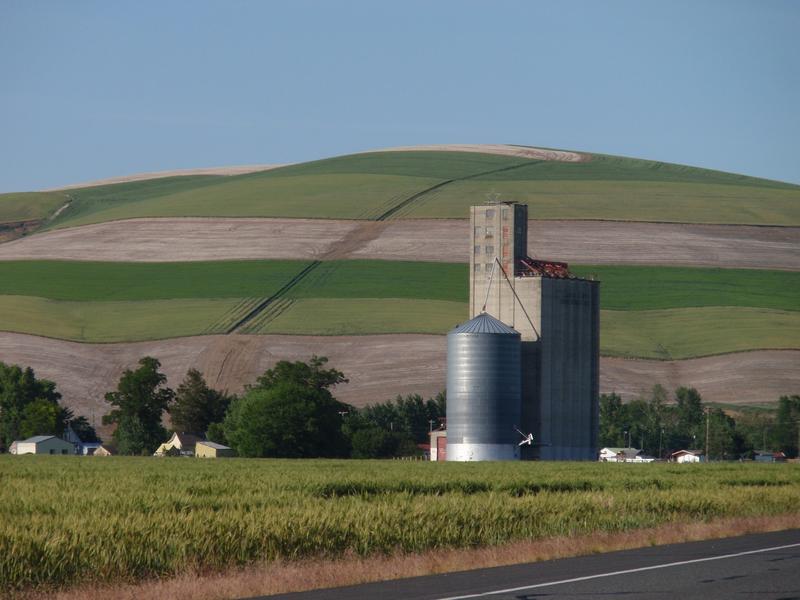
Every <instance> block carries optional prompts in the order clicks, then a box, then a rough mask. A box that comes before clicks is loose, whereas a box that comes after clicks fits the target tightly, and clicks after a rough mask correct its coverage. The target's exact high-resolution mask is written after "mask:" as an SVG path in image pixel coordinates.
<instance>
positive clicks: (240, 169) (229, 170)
mask: <svg viewBox="0 0 800 600" xmlns="http://www.w3.org/2000/svg"><path fill="white" fill-rule="evenodd" d="M285 166H286V165H285V164H279V165H278V164H269V165H240V166H234V167H200V168H197V169H172V170H171V171H152V172H150V173H136V174H134V175H122V176H120V177H107V178H105V179H95V180H93V181H85V182H83V183H71V184H69V185H64V186H61V187H55V188H49V189H46V190H42V191H43V192H57V191H60V190H74V189H76V188H87V187H97V186H99V185H111V184H114V183H127V182H129V181H144V180H145V179H162V178H163V177H181V176H186V175H244V174H246V173H256V172H257V171H269V170H270V169H277V168H278V167H285Z"/></svg>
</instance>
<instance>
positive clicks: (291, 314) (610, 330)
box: [0, 260, 800, 358]
mask: <svg viewBox="0 0 800 600" xmlns="http://www.w3.org/2000/svg"><path fill="white" fill-rule="evenodd" d="M311 264H312V263H310V262H306V261H280V260H275V261H222V262H191V263H99V262H69V261H7V262H0V309H2V314H0V330H6V331H17V332H22V333H32V334H37V335H45V336H50V337H57V338H64V339H70V340H80V341H92V342H107V341H134V340H145V339H155V338H166V337H176V336H182V335H198V334H203V333H222V332H225V331H227V330H228V329H229V328H230V327H231V326H233V325H234V324H236V323H237V322H238V321H239V319H241V318H242V317H244V316H245V315H247V314H248V313H249V312H250V311H251V310H252V309H254V308H255V307H256V306H257V305H258V304H259V303H260V302H262V301H263V300H265V299H266V298H268V297H270V296H272V295H273V294H275V293H276V292H277V291H278V290H279V289H280V288H281V287H282V286H284V285H285V284H287V283H288V282H290V281H291V280H292V279H293V278H294V277H295V276H296V275H297V274H298V273H300V272H301V271H302V270H303V269H304V268H306V267H308V266H310V265H311ZM574 269H575V271H576V272H577V273H578V274H580V275H584V276H588V275H590V274H592V275H595V276H597V277H599V279H600V280H601V281H602V282H603V284H602V287H601V308H602V309H603V310H602V312H601V351H602V353H603V354H604V355H611V356H631V357H642V358H689V357H693V356H705V355H709V354H720V353H725V352H735V351H740V350H752V349H771V348H798V340H800V331H798V322H800V300H798V299H799V298H800V273H794V272H789V271H757V270H747V269H705V268H681V267H628V266H626V267H617V266H598V265H582V266H576V267H574ZM467 299H468V294H467V266H466V265H463V264H447V263H426V262H403V261H378V260H342V261H330V262H322V263H319V264H317V265H316V266H315V268H313V269H312V270H311V271H309V273H308V274H307V276H306V277H305V278H303V279H301V280H300V282H299V283H298V284H297V285H295V286H293V287H291V288H290V289H289V290H288V291H286V292H285V293H284V294H283V295H282V296H281V298H280V299H279V300H277V301H275V302H274V303H273V304H272V305H270V307H269V308H267V309H266V310H265V311H263V312H262V313H260V314H259V315H258V316H257V317H256V318H255V319H253V320H252V321H251V322H249V323H247V324H246V326H245V327H244V329H243V331H244V332H246V333H259V334H266V333H281V334H295V335H363V334H379V333H431V334H444V333H447V331H449V330H450V329H451V328H452V327H453V326H454V325H456V324H457V323H460V322H463V321H464V320H465V319H466V318H467V313H468V307H467ZM181 307H185V310H183V309H182V308H181Z"/></svg>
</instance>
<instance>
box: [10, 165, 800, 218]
mask: <svg viewBox="0 0 800 600" xmlns="http://www.w3.org/2000/svg"><path fill="white" fill-rule="evenodd" d="M64 194H68V196H69V199H70V205H69V206H68V207H67V208H66V209H65V210H64V211H63V212H61V213H60V214H59V215H58V217H57V218H55V219H54V220H52V221H51V222H50V223H48V227H72V226H76V225H82V224H87V223H98V222H103V221H109V220H115V219H128V218H134V217H181V216H207V217H213V216H228V217H305V218H331V219H333V218H341V219H386V218H390V219H396V218H458V219H463V218H465V215H467V214H468V212H467V211H468V207H469V206H471V205H473V204H478V203H482V202H484V201H485V200H486V198H487V196H488V195H499V197H500V198H508V199H513V200H517V201H519V202H524V203H527V204H528V205H529V213H530V215H531V217H532V218H539V219H614V220H630V221H665V222H688V223H739V224H761V225H795V226H796V225H800V186H796V185H791V184H786V183H781V182H776V181H769V180H765V179H757V178H753V177H747V176H743V175H735V174H731V173H723V172H719V171H711V170H707V169H698V168H694V167H687V166H682V165H674V164H668V163H660V162H653V161H646V160H638V159H632V158H623V157H615V156H606V155H600V154H593V155H591V156H590V160H588V161H586V162H577V163H568V162H555V161H541V160H533V159H526V158H520V157H516V156H502V155H496V154H481V153H471V152H441V151H386V152H372V153H365V154H354V155H349V156H341V157H336V158H330V159H326V160H320V161H314V162H308V163H302V164H298V165H291V166H287V167H282V168H279V169H274V170H270V171H264V172H260V173H250V174H246V175H238V176H230V177H222V176H186V177H170V178H164V179H154V180H146V181H138V182H131V183H121V184H114V185H106V186H98V187H90V188H82V189H73V190H69V191H68V192H51V193H50V195H44V196H42V197H41V199H40V200H39V202H40V203H41V206H42V207H43V208H42V209H41V210H39V212H40V213H47V214H51V213H52V211H54V210H56V208H57V207H59V206H61V205H63V202H64V200H63V199H64ZM12 196H14V198H12ZM17 196H18V195H9V194H5V195H0V222H2V220H3V219H5V220H6V221H14V220H24V218H25V216H24V214H23V213H24V209H25V206H24V205H23V204H20V203H19V201H18V199H17V198H16V197H17ZM4 207H5V208H4ZM25 210H27V209H25ZM48 211H49V212H48Z"/></svg>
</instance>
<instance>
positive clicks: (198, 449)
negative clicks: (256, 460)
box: [194, 441, 235, 458]
mask: <svg viewBox="0 0 800 600" xmlns="http://www.w3.org/2000/svg"><path fill="white" fill-rule="evenodd" d="M194 455H195V456H196V457H197V458H230V457H232V456H235V452H234V451H233V448H229V447H228V446H223V445H222V444H217V443H216V442H207V441H202V442H197V444H195V447H194Z"/></svg>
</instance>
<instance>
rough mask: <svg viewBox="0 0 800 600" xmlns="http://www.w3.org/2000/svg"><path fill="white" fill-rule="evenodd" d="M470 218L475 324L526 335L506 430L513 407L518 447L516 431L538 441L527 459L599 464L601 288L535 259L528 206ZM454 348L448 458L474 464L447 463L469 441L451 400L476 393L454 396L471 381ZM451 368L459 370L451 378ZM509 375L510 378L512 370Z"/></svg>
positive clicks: (478, 210) (478, 212)
mask: <svg viewBox="0 0 800 600" xmlns="http://www.w3.org/2000/svg"><path fill="white" fill-rule="evenodd" d="M470 210H471V212H470V231H471V234H470V238H471V244H470V265H469V273H470V274H469V285H470V317H471V318H473V319H474V318H475V317H481V316H482V315H485V316H488V315H491V317H494V318H495V319H497V320H498V321H500V322H501V323H502V324H505V325H506V326H508V327H509V328H510V330H511V331H513V332H514V333H518V334H519V336H520V338H519V339H520V343H519V373H520V375H519V393H520V405H519V423H518V424H517V423H515V424H513V425H512V424H510V423H509V422H507V421H508V420H509V417H508V414H509V413H508V411H509V410H511V411H512V412H513V409H508V408H504V409H503V410H504V411H506V412H505V413H504V414H505V415H506V416H505V417H504V418H503V427H505V431H507V432H508V434H509V435H511V434H513V435H516V439H517V441H519V440H520V435H519V433H518V432H516V431H515V426H518V428H519V429H520V430H521V431H522V432H524V433H525V434H527V433H532V434H533V439H534V440H535V443H533V444H529V445H525V444H523V445H522V446H520V450H521V458H523V459H534V458H535V459H541V460H596V458H597V435H598V417H599V415H598V412H599V408H598V395H599V356H600V307H599V282H597V281H592V280H587V279H581V278H578V277H575V276H574V275H573V274H571V273H570V271H569V267H568V265H566V264H565V263H561V262H554V261H549V260H537V259H533V258H530V257H529V256H528V254H527V247H528V207H527V206H526V205H524V204H516V203H511V202H508V203H496V204H488V205H483V206H473V207H471V209H470ZM470 323H472V321H470ZM462 327H463V326H462ZM457 331H458V328H456V329H455V330H453V331H452V332H451V335H453V336H455V335H456V333H455V332H457ZM507 337H513V336H512V335H511V334H508V336H507ZM450 348H451V342H450V336H448V375H447V377H448V390H447V391H448V432H447V438H448V440H447V445H448V460H470V459H469V458H466V457H461V458H457V456H459V455H458V454H456V455H455V456H454V457H453V458H452V459H451V457H450V453H451V450H450V448H451V447H453V446H451V444H458V443H462V444H463V443H465V442H464V440H463V439H461V440H460V442H459V441H457V439H456V438H463V436H461V435H459V434H460V432H461V431H463V428H462V427H461V424H460V423H461V419H462V418H463V417H462V416H458V417H457V418H456V421H455V422H452V423H451V411H450V399H451V397H453V394H455V400H456V402H455V405H456V406H457V407H463V406H465V401H464V399H463V398H461V396H465V395H466V396H468V395H469V392H468V391H467V387H468V386H465V385H461V387H460V388H459V389H460V390H461V391H460V392H459V391H458V390H457V389H455V388H453V389H451V380H452V384H453V385H456V381H457V380H459V378H460V379H462V380H463V379H464V375H463V374H461V375H459V374H458V373H459V372H460V371H459V370H458V369H459V365H458V364H457V363H458V360H457V359H455V358H454V360H453V361H451V359H450ZM501 354H502V353H501ZM498 360H500V361H502V360H505V359H503V358H500V357H498V356H495V355H493V356H492V357H491V362H492V363H496V362H497V361H498ZM509 360H510V361H513V360H516V359H514V358H513V357H511V358H509ZM495 367H496V365H495ZM495 367H492V368H495ZM451 368H452V369H455V370H456V372H455V373H454V374H453V375H452V376H451V373H450V371H451ZM496 372H498V373H499V372H500V371H496ZM505 372H506V374H505V375H504V376H509V375H508V372H509V370H508V369H505ZM510 376H511V377H513V375H510ZM462 383H463V382H462ZM495 397H496V396H495ZM506 397H508V395H506ZM474 401H475V402H479V400H478V399H475V400H474ZM490 403H491V400H490ZM466 404H467V405H468V404H469V401H467V402H466ZM472 414H473V415H474V417H475V419H474V421H475V422H474V423H473V427H477V429H479V430H480V423H481V422H487V421H486V417H484V416H482V415H481V413H480V411H473V413H472ZM453 416H454V417H455V413H454V414H453ZM487 423H488V422H487ZM454 426H455V430H453V427H454ZM494 426H495V425H492V427H494ZM474 439H477V438H474ZM478 454H480V453H478ZM478 454H473V455H474V456H477V455H478ZM473 460H476V459H475V458H473ZM477 460H480V459H477ZM484 460H486V459H484Z"/></svg>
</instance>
